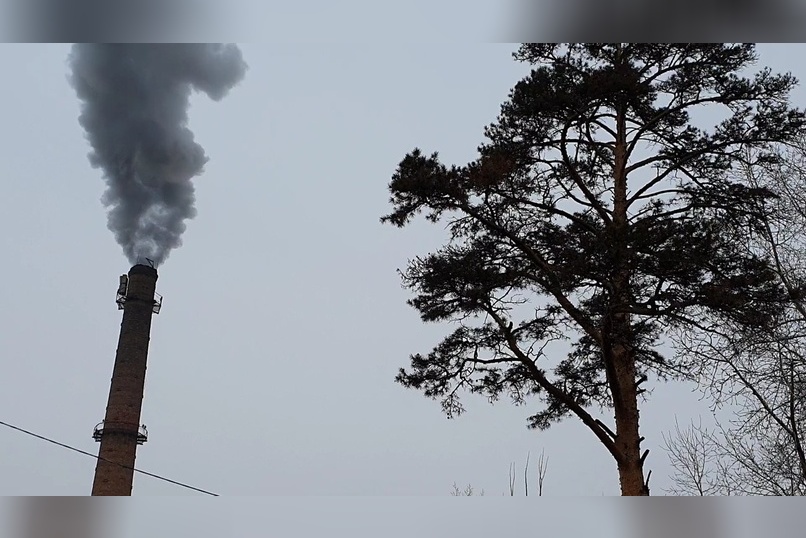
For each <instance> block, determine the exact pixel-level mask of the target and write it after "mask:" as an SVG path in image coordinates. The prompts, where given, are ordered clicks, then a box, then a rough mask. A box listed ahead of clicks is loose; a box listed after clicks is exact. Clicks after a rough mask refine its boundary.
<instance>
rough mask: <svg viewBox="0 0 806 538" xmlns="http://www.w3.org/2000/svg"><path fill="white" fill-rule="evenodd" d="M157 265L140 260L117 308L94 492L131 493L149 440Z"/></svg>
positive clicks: (159, 301)
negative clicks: (140, 451) (146, 404)
mask: <svg viewBox="0 0 806 538" xmlns="http://www.w3.org/2000/svg"><path fill="white" fill-rule="evenodd" d="M156 286H157V270H156V269H155V268H154V267H153V266H152V265H144V264H137V265H135V266H133V267H132V268H131V269H130V270H129V274H128V276H126V275H123V276H121V281H120V286H119V287H118V299H117V303H118V307H119V308H121V309H122V310H123V321H122V322H121V324H120V338H119V340H118V349H117V354H116V355H115V367H114V370H113V372H112V384H111V387H110V389H109V400H108V402H107V405H106V417H105V418H104V421H103V422H102V423H101V424H99V425H98V426H96V427H95V432H94V433H93V437H94V438H95V439H96V441H100V443H101V447H100V450H99V452H98V458H99V459H98V463H97V466H96V467H95V480H94V482H93V484H92V495H131V491H132V481H133V478H134V460H135V454H136V451H137V445H139V444H142V443H144V442H145V441H146V439H147V435H148V433H147V431H146V430H145V427H144V426H141V424H140V411H141V409H142V404H143V389H144V387H145V378H146V358H147V356H148V342H149V338H150V332H151V316H152V315H153V314H155V313H158V312H159V309H160V306H161V304H162V298H161V297H160V296H159V295H158V294H156Z"/></svg>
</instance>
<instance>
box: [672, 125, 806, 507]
mask: <svg viewBox="0 0 806 538" xmlns="http://www.w3.org/2000/svg"><path fill="white" fill-rule="evenodd" d="M752 157H753V156H752V155H748V161H749V162H752ZM780 157H781V158H780V161H779V162H778V163H774V165H765V166H761V167H758V166H756V167H751V166H748V167H747V168H746V169H745V171H744V173H745V175H746V178H747V181H748V183H749V184H751V185H753V186H754V187H755V188H759V189H767V190H770V191H772V192H773V193H775V194H776V197H775V198H771V199H767V200H766V201H765V202H764V207H763V208H762V209H763V211H761V213H762V214H763V215H764V218H763V219H762V220H761V226H760V227H759V228H758V229H756V230H752V233H748V243H747V245H746V248H747V250H748V251H749V252H752V253H756V254H759V255H761V256H765V257H767V258H769V259H771V260H773V262H774V269H775V273H776V276H777V278H778V279H779V280H780V283H781V284H782V287H783V288H784V289H785V290H786V293H787V297H788V301H789V306H788V308H786V309H785V310H784V311H783V312H782V313H781V315H779V316H778V317H777V318H776V319H775V323H774V324H772V325H771V326H769V327H766V328H764V329H763V330H756V331H752V332H747V331H738V330H735V328H734V327H731V326H723V327H721V328H720V329H719V330H714V331H710V332H709V333H707V334H703V333H697V334H691V333H689V334H681V335H680V338H679V339H678V342H679V343H680V344H681V350H682V352H683V353H685V354H687V355H688V356H689V357H691V363H692V365H698V367H697V368H696V369H695V370H694V371H695V373H696V375H697V376H698V377H699V379H700V382H701V383H703V385H704V388H705V389H706V392H707V394H708V395H709V396H711V397H712V398H713V402H714V406H715V407H716V408H723V407H724V406H725V405H726V404H730V405H732V406H733V407H734V408H735V409H736V413H735V416H734V417H733V418H732V419H731V420H730V421H729V422H728V423H727V424H719V423H718V424H717V427H716V428H715V429H713V430H708V429H705V428H702V427H701V426H693V425H692V426H691V427H690V428H688V429H686V430H683V431H681V430H680V428H679V427H678V428H677V430H676V432H675V435H673V436H670V437H668V438H666V439H665V441H666V449H667V451H668V452H669V455H670V458H671V460H672V462H673V465H674V467H675V471H676V472H675V475H674V477H673V481H674V484H675V485H674V487H673V488H672V489H671V490H670V491H672V492H676V493H686V494H700V495H709V494H718V495H743V494H745V495H804V494H806V452H805V450H804V446H805V445H806V436H805V435H804V430H805V429H806V293H804V291H806V286H805V285H804V283H806V139H801V140H799V141H798V143H796V144H793V145H791V146H789V147H788V148H786V149H785V150H783V151H782V152H781V153H780ZM703 358H707V359H708V360H702V359H703Z"/></svg>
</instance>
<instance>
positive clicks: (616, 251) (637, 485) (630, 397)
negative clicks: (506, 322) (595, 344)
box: [603, 104, 649, 495]
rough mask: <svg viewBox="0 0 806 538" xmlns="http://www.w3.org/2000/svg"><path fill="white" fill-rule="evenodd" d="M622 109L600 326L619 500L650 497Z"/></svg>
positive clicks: (622, 108) (618, 119)
mask: <svg viewBox="0 0 806 538" xmlns="http://www.w3.org/2000/svg"><path fill="white" fill-rule="evenodd" d="M625 109H626V107H625V106H624V105H621V104H620V105H619V109H618V110H617V111H616V143H615V148H614V149H615V154H614V163H613V164H614V167H613V183H614V188H613V222H612V232H613V245H612V248H613V251H612V252H613V261H614V271H613V274H612V278H611V290H610V291H611V297H610V304H609V309H608V312H607V314H606V316H605V322H604V324H603V329H604V330H603V337H604V339H603V343H604V348H605V349H603V352H604V360H605V362H606V363H609V364H608V366H607V368H606V372H607V381H608V384H609V386H610V390H611V392H612V395H613V403H614V411H615V422H616V438H615V445H616V451H617V453H618V456H617V465H618V473H619V483H620V484H621V494H622V495H649V488H648V486H647V485H646V482H645V480H644V470H643V461H642V460H641V436H640V434H639V431H638V422H639V421H638V386H637V384H636V379H637V375H636V365H635V358H636V357H635V351H634V347H633V345H632V336H633V335H632V320H631V316H630V313H629V306H630V302H631V296H630V293H631V292H630V278H631V267H630V265H631V262H630V254H629V221H628V218H627V209H628V201H627V174H626V169H627V134H626V128H627V127H626V119H625Z"/></svg>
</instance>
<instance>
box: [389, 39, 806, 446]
mask: <svg viewBox="0 0 806 538" xmlns="http://www.w3.org/2000/svg"><path fill="white" fill-rule="evenodd" d="M515 58H516V59H517V60H519V61H523V62H528V63H529V64H530V65H532V70H531V73H530V74H529V75H528V76H526V77H525V78H524V79H523V80H521V81H520V82H518V83H517V84H516V85H515V87H514V88H513V89H512V90H511V92H510V94H509V97H508V99H507V101H506V102H505V103H504V104H503V105H502V106H501V111H500V115H499V116H498V118H497V120H496V121H495V122H494V123H493V124H491V125H489V126H488V127H487V128H486V129H485V137H486V142H485V143H483V144H482V145H481V146H480V147H479V148H478V157H477V158H476V159H475V160H474V161H473V162H470V163H468V164H465V165H461V166H459V165H449V164H444V163H442V162H441V161H440V160H439V156H438V154H437V153H436V152H433V153H428V152H424V151H421V150H420V149H414V150H413V151H412V152H411V153H409V154H408V155H406V156H405V157H404V158H403V160H402V161H401V162H400V164H399V166H398V168H397V170H396V172H395V173H394V175H393V176H392V180H391V183H390V185H389V189H390V192H391V199H390V202H391V205H392V209H391V212H390V213H389V214H388V215H386V216H384V217H383V218H382V219H381V220H382V222H386V223H390V224H393V225H395V226H398V227H404V226H405V225H406V224H407V223H409V222H410V221H411V220H412V219H413V218H415V217H416V216H417V215H423V216H424V217H425V218H426V219H428V220H430V221H433V222H435V223H436V222H440V223H446V224H447V226H448V230H449V232H450V240H449V241H448V242H447V244H445V245H444V246H443V247H442V248H440V249H439V250H437V251H435V252H432V253H428V254H425V255H422V256H420V257H417V258H415V259H413V260H412V261H411V262H410V263H409V265H408V267H407V268H406V269H405V270H404V271H403V273H402V274H403V282H404V285H405V286H406V287H407V288H408V289H409V290H410V291H411V292H412V295H413V297H412V298H411V299H410V301H409V304H411V305H412V306H413V307H414V308H416V309H417V311H418V312H419V313H420V315H421V317H422V320H423V321H425V322H451V323H452V325H451V330H450V331H449V334H447V336H445V338H444V339H443V340H442V341H441V342H440V343H439V344H438V345H436V347H434V349H433V350H431V351H430V352H427V353H425V354H420V353H417V354H414V355H412V356H411V358H410V367H408V368H405V369H400V371H399V373H398V375H397V378H396V380H397V381H398V382H399V383H401V384H402V385H404V386H406V387H411V388H415V389H419V390H421V391H423V392H424V393H425V395H426V396H428V397H431V398H435V399H438V400H440V401H441V402H442V405H443V409H444V410H445V412H446V413H447V414H448V415H449V416H453V415H455V414H457V413H460V412H462V411H463V407H462V404H461V402H460V399H459V395H460V393H461V392H463V391H469V392H471V393H478V394H482V395H485V396H486V397H487V398H489V399H490V400H491V401H493V400H497V399H498V398H499V397H501V396H506V397H511V398H512V399H513V401H515V402H516V403H522V402H525V401H526V399H527V398H529V397H533V396H534V397H536V398H537V399H538V400H539V401H541V402H542V405H541V406H540V408H539V410H537V411H536V413H535V414H534V415H533V416H532V417H530V425H531V426H532V427H536V428H541V429H545V428H548V427H549V426H550V425H551V424H552V423H554V422H556V421H558V420H561V419H562V418H564V417H565V416H567V415H569V414H574V415H576V416H578V417H579V418H580V419H582V420H583V422H584V423H585V424H586V425H587V426H588V427H590V428H591V429H594V432H595V433H596V434H597V435H598V436H599V438H600V440H602V442H605V444H607V442H606V441H607V440H610V441H611V445H609V448H610V450H611V452H613V453H614V455H616V457H617V459H618V458H619V457H620V456H618V455H617V454H616V452H615V449H614V448H613V446H612V438H613V437H616V435H617V434H613V433H612V432H607V431H604V432H603V431H597V430H596V428H599V429H600V430H601V427H600V426H597V422H598V421H596V420H594V419H593V418H592V417H591V415H589V412H588V410H589V408H590V407H591V406H597V407H602V408H611V407H615V408H616V413H617V414H618V412H619V409H620V407H623V406H624V405H627V404H625V403H624V401H626V400H627V399H629V395H628V394H627V395H625V394H626V393H624V392H623V389H624V377H623V376H621V374H620V373H619V372H622V370H620V368H622V366H621V365H623V364H627V365H628V366H629V364H632V365H633V369H632V370H623V371H624V372H629V377H631V378H632V381H634V382H635V387H637V386H638V385H639V384H640V383H641V382H642V381H643V380H644V378H645V377H646V376H652V377H657V378H660V379H669V378H675V377H678V376H683V375H685V369H684V367H683V366H684V365H683V364H682V363H681V362H679V361H676V360H675V359H673V358H670V357H667V356H664V355H662V354H661V353H659V352H658V347H659V345H660V344H661V343H662V342H663V338H664V335H666V334H668V333H669V331H673V330H687V331H688V330H703V331H707V330H710V329H712V328H715V327H720V326H731V327H738V328H739V329H741V330H756V329H758V328H763V327H764V326H765V325H766V324H769V323H771V321H772V320H773V319H774V318H775V316H777V315H778V313H779V312H780V310H781V305H782V302H783V301H784V300H785V294H784V293H783V290H781V289H780V288H779V284H778V283H777V280H776V278H775V276H774V274H773V271H772V268H771V265H770V261H769V260H768V259H766V258H765V257H764V256H763V254H761V253H758V254H755V255H754V254H752V253H751V254H748V249H747V248H743V247H742V245H745V244H746V243H747V241H748V238H749V237H751V236H752V234H754V233H757V231H758V226H759V217H760V212H761V211H764V210H765V209H764V208H765V207H769V206H770V204H766V203H765V200H767V199H769V197H771V196H772V193H770V192H769V191H766V190H764V189H760V188H752V187H751V186H749V185H747V184H746V183H744V182H743V181H742V180H741V178H740V175H739V174H737V173H736V170H737V169H738V167H739V166H740V165H741V166H748V165H749V166H755V165H759V164H765V165H769V164H770V163H772V162H774V160H775V158H776V157H775V155H776V149H777V148H778V147H779V146H780V145H782V144H787V143H788V142H790V141H792V140H794V139H795V138H797V137H798V136H800V135H801V134H802V133H803V132H804V130H805V129H806V115H805V114H804V111H802V110H799V109H796V108H793V107H792V106H791V104H790V102H789V93H790V92H791V90H792V89H793V88H794V87H795V85H796V84H797V81H796V80H795V79H794V78H793V77H792V76H791V75H789V74H775V73H772V72H771V71H770V70H769V69H766V68H761V69H758V68H757V67H756V66H755V64H756V61H757V56H756V51H755V46H754V45H753V44H725V43H717V44H696V43H694V44H601V43H597V44H593V43H572V44H545V43H530V44H524V45H522V46H521V47H520V48H519V50H518V51H517V52H516V53H515ZM749 155H752V156H753V157H752V159H753V162H748V159H749V157H748V156H749ZM569 349H570V352H569ZM625 368H626V367H625ZM620 376H621V377H620ZM635 387H632V388H631V390H632V389H635ZM638 392H640V389H638ZM622 400H624V401H622ZM530 404H533V403H532V402H530ZM635 420H636V423H637V412H636V417H635ZM599 424H600V423H599ZM636 428H637V426H636ZM605 430H606V429H605ZM636 431H637V430H636ZM642 461H643V460H642Z"/></svg>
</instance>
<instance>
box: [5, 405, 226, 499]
mask: <svg viewBox="0 0 806 538" xmlns="http://www.w3.org/2000/svg"><path fill="white" fill-rule="evenodd" d="M0 425H3V426H7V427H9V428H11V429H12V430H17V431H19V432H22V433H25V434H27V435H30V436H32V437H36V438H37V439H42V440H43V441H47V442H48V443H53V444H54V445H57V446H60V447H62V448H66V449H68V450H72V451H73V452H78V453H79V454H84V455H85V456H89V457H91V458H94V459H96V460H101V461H105V462H107V463H111V464H113V465H118V466H120V467H123V468H125V469H132V470H133V471H134V472H136V473H140V474H144V475H146V476H150V477H152V478H156V479H157V480H163V481H165V482H170V483H171V484H175V485H177V486H181V487H183V488H187V489H192V490H194V491H198V492H200V493H204V494H206V495H212V496H213V497H218V496H219V495H218V493H213V492H212V491H207V490H204V489H201V488H196V487H193V486H191V485H188V484H183V483H182V482H177V481H176V480H171V479H170V478H165V477H164V476H160V475H158V474H154V473H149V472H148V471H143V470H140V469H137V468H136V467H129V466H128V465H123V464H121V463H117V462H114V461H110V460H108V459H106V458H102V457H100V456H96V455H95V454H91V453H89V452H86V451H84V450H81V449H79V448H76V447H73V446H70V445H66V444H64V443H60V442H58V441H54V440H53V439H48V438H47V437H45V436H43V435H39V434H36V433H34V432H30V431H28V430H24V429H22V428H20V427H18V426H14V425H13V424H8V423H7V422H3V421H2V420H0Z"/></svg>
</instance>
